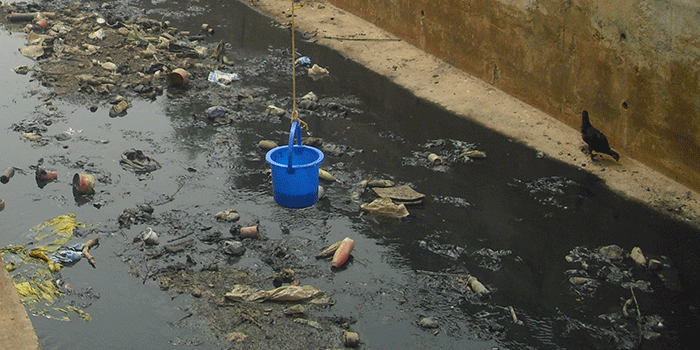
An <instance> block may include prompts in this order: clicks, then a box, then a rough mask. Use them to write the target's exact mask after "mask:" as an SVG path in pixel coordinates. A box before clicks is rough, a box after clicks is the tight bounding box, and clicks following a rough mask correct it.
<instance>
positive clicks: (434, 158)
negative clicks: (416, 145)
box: [428, 153, 442, 165]
mask: <svg viewBox="0 0 700 350" xmlns="http://www.w3.org/2000/svg"><path fill="white" fill-rule="evenodd" d="M428 161H429V162H430V163H431V164H433V165H440V164H442V157H440V156H439V155H437V154H435V153H430V154H428Z"/></svg>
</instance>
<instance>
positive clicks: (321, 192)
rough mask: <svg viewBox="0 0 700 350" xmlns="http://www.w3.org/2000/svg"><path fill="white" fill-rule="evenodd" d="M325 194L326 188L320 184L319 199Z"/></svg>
mask: <svg viewBox="0 0 700 350" xmlns="http://www.w3.org/2000/svg"><path fill="white" fill-rule="evenodd" d="M324 194H326V190H324V189H323V186H321V185H319V186H318V200H321V198H323V195H324Z"/></svg>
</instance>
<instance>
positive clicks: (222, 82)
mask: <svg viewBox="0 0 700 350" xmlns="http://www.w3.org/2000/svg"><path fill="white" fill-rule="evenodd" d="M236 80H240V77H239V76H238V74H236V73H226V72H222V71H220V70H215V71H213V72H209V77H207V81H210V82H212V83H216V84H218V85H219V86H228V85H231V83H232V82H234V81H236Z"/></svg>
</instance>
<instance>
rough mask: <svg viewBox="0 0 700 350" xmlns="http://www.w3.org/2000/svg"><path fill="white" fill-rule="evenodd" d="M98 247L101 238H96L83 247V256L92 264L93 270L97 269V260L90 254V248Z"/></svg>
mask: <svg viewBox="0 0 700 350" xmlns="http://www.w3.org/2000/svg"><path fill="white" fill-rule="evenodd" d="M98 245H100V238H99V237H95V238H93V239H91V240H89V241H87V242H85V244H84V245H83V250H82V253H83V256H84V257H85V259H87V261H88V262H89V263H90V266H92V268H95V258H94V257H93V256H92V255H91V254H90V251H89V250H90V248H92V247H96V246H98Z"/></svg>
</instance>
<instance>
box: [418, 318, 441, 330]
mask: <svg viewBox="0 0 700 350" xmlns="http://www.w3.org/2000/svg"><path fill="white" fill-rule="evenodd" d="M418 325H419V326H421V327H423V328H428V329H434V328H438V326H439V324H438V321H437V320H436V319H435V317H423V318H421V319H420V321H418Z"/></svg>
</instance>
